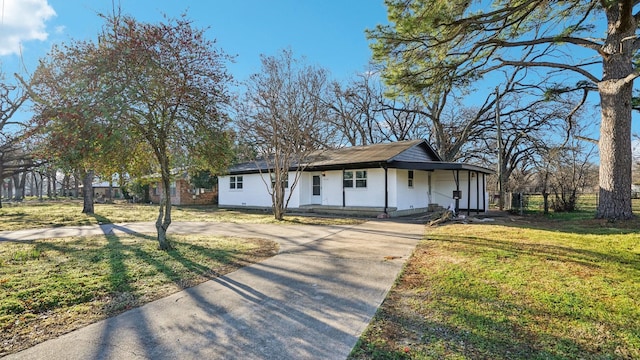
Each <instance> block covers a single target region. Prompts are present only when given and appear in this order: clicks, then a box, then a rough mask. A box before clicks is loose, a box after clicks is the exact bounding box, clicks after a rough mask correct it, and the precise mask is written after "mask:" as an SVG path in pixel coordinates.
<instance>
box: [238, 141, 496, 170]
mask: <svg viewBox="0 0 640 360" xmlns="http://www.w3.org/2000/svg"><path fill="white" fill-rule="evenodd" d="M408 164H411V166H412V167H411V168H413V169H423V170H435V169H443V168H451V169H456V168H457V169H462V168H470V170H473V171H482V172H490V171H487V170H486V169H482V168H479V167H475V166H472V165H465V164H459V163H444V162H442V159H441V158H440V157H439V156H438V154H437V153H436V152H435V151H434V150H433V148H431V146H429V144H428V143H427V142H426V141H424V140H407V141H398V142H393V143H384V144H373V145H366V146H352V147H345V148H339V149H327V150H319V151H317V152H316V153H314V154H312V155H311V156H310V158H309V162H308V163H307V164H305V165H306V170H313V171H320V170H333V169H355V168H363V167H378V166H382V165H384V166H388V167H398V168H405V166H403V165H408ZM268 166H269V165H268V164H267V162H266V161H264V160H262V161H261V160H259V161H253V162H248V163H242V164H237V165H235V166H233V167H231V168H230V169H229V173H230V174H243V173H244V174H247V173H255V172H258V171H259V170H262V171H266V170H267V169H268ZM293 166H294V168H295V166H296V165H295V164H294V165H293ZM471 168H473V169H471ZM478 169H482V170H478ZM292 170H293V169H292ZM483 170H485V171H483Z"/></svg>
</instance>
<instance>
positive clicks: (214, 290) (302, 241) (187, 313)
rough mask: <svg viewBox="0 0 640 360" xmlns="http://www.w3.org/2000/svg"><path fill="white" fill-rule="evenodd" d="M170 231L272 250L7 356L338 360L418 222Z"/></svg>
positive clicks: (4, 235) (418, 229)
mask: <svg viewBox="0 0 640 360" xmlns="http://www.w3.org/2000/svg"><path fill="white" fill-rule="evenodd" d="M154 231H155V229H154V228H153V224H150V223H135V224H119V225H103V226H102V227H97V226H96V227H77V228H58V229H48V230H33V231H31V232H29V231H24V232H12V233H8V232H0V240H13V241H15V240H28V239H33V238H34V237H35V236H38V237H53V236H68V235H70V234H83V235H90V234H99V233H114V234H118V233H119V232H121V233H132V232H133V233H152V232H154ZM169 232H171V233H208V234H221V235H233V236H246V237H259V238H267V239H273V240H276V241H277V242H278V243H280V253H279V254H278V255H276V256H274V257H273V258H270V259H268V260H266V261H263V262H261V263H258V264H254V265H251V266H248V267H245V268H242V269H240V270H238V271H235V272H233V273H230V274H228V275H226V276H223V277H220V278H216V279H213V280H210V281H208V282H205V283H203V284H201V285H199V286H195V287H193V288H189V289H187V290H184V291H181V292H179V293H176V294H174V295H171V296H169V297H166V298H164V299H160V300H158V301H154V302H152V303H149V304H146V305H144V306H142V307H140V308H137V309H133V310H130V311H128V312H125V313H123V314H121V315H119V316H116V317H113V318H110V319H107V320H104V321H100V322H98V323H95V324H92V325H89V326H87V327H85V328H82V329H79V330H76V331H73V332H71V333H69V334H66V335H64V336H61V337H59V338H56V339H53V340H50V341H46V342H44V343H41V344H39V345H36V346H34V347H32V348H30V349H27V350H25V351H22V352H20V353H16V354H13V355H9V356H7V357H6V359H345V358H346V357H347V356H348V354H349V353H350V351H351V349H352V348H353V346H354V345H355V343H356V341H357V339H358V337H359V336H360V334H361V333H362V331H363V330H364V329H365V328H366V326H367V324H368V323H369V322H370V320H371V318H372V316H373V315H374V314H375V312H376V310H377V308H378V306H379V305H380V304H381V302H382V301H383V300H384V298H385V296H386V294H387V292H388V291H389V289H390V288H391V286H392V284H393V282H394V280H395V279H396V277H397V275H398V273H399V272H400V270H401V268H402V265H403V264H404V262H405V261H406V259H407V258H408V256H409V255H410V254H411V252H412V251H413V249H414V248H415V245H416V244H417V242H418V240H420V239H421V238H422V236H423V233H424V225H420V224H410V223H406V222H397V221H394V220H380V221H369V222H366V223H364V224H361V225H344V226H305V225H265V224H260V225H256V224H229V223H200V222H199V223H189V222H181V223H174V224H172V225H171V227H170V229H169Z"/></svg>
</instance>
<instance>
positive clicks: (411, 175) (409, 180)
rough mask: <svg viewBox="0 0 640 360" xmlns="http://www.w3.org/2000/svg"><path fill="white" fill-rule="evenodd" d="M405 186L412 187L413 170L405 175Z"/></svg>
mask: <svg viewBox="0 0 640 360" xmlns="http://www.w3.org/2000/svg"><path fill="white" fill-rule="evenodd" d="M407 185H408V186H409V187H410V188H412V187H413V170H409V172H408V174H407Z"/></svg>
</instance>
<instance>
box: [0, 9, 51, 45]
mask: <svg viewBox="0 0 640 360" xmlns="http://www.w3.org/2000/svg"><path fill="white" fill-rule="evenodd" d="M55 15H56V12H55V11H54V10H53V8H52V7H51V6H50V5H49V4H48V2H47V0H0V55H9V54H19V53H20V47H21V45H22V43H24V42H26V41H30V40H40V41H44V40H46V39H47V36H48V35H49V34H48V33H47V32H46V26H45V22H46V21H47V20H48V19H50V18H51V17H53V16H55Z"/></svg>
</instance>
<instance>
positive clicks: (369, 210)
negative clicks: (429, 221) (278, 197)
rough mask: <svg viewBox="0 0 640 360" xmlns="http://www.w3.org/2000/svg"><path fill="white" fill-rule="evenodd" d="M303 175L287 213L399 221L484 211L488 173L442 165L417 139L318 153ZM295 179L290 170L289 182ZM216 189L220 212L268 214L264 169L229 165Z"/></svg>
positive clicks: (267, 181) (254, 165) (464, 166)
mask: <svg viewBox="0 0 640 360" xmlns="http://www.w3.org/2000/svg"><path fill="white" fill-rule="evenodd" d="M303 169H304V170H303V171H302V173H301V176H300V180H299V182H298V184H297V185H296V186H294V187H293V190H291V191H293V194H292V196H291V200H290V202H289V207H288V209H289V211H292V210H293V211H307V212H325V213H351V214H355V215H377V214H381V213H384V214H388V215H389V216H401V215H407V214H411V213H419V212H426V211H431V210H434V209H435V208H438V207H443V208H447V207H450V206H455V207H456V208H457V209H458V210H459V211H461V212H467V213H471V212H475V213H480V212H486V211H487V209H488V203H489V199H488V196H487V192H486V175H487V174H489V173H491V170H488V169H485V168H482V167H479V166H474V165H469V164H463V163H452V162H443V161H442V159H441V158H440V157H439V156H438V155H437V153H436V152H435V151H434V150H433V149H432V148H431V146H429V144H428V143H427V142H426V141H424V140H411V141H400V142H395V143H387V144H375V145H369V146H355V147H348V148H340V149H332V150H323V151H319V152H318V153H316V154H315V155H314V156H313V157H312V160H311V161H310V162H309V163H308V164H305V166H304V167H303ZM294 176H295V168H292V169H290V173H289V179H293V178H294ZM218 186H219V188H218V191H219V198H218V199H219V200H218V203H219V206H220V207H221V208H264V209H268V208H271V196H270V195H269V192H268V190H267V186H271V180H270V174H269V169H268V168H267V167H266V165H264V164H260V163H258V162H250V163H243V164H238V165H235V166H233V167H231V168H230V169H229V172H228V175H225V176H220V177H219V178H218ZM288 191H289V190H288V189H287V195H289V192H288Z"/></svg>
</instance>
